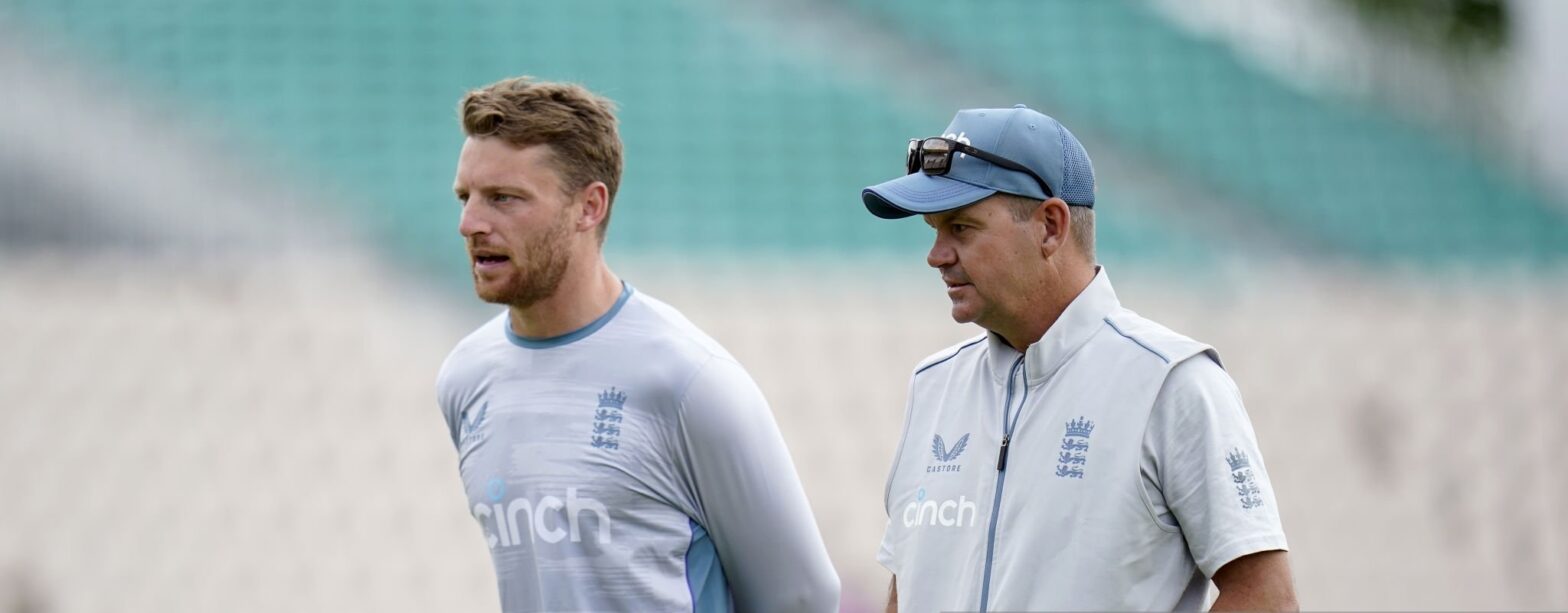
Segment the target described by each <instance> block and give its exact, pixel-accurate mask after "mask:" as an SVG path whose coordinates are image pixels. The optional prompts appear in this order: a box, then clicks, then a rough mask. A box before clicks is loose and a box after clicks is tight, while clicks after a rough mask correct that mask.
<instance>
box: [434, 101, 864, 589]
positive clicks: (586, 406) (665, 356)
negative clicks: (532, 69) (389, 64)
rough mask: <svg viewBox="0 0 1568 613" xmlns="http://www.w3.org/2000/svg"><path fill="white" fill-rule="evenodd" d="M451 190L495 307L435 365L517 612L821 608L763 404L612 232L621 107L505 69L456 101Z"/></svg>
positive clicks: (813, 563)
mask: <svg viewBox="0 0 1568 613" xmlns="http://www.w3.org/2000/svg"><path fill="white" fill-rule="evenodd" d="M460 113H461V116H462V124H463V131H464V132H465V133H466V134H467V137H468V138H467V140H466V141H465V142H464V144H463V148H462V152H461V154H460V155H459V158H458V166H457V177H456V182H455V184H454V186H453V189H454V191H455V192H456V195H457V200H458V202H459V203H460V204H461V207H462V208H461V211H462V212H461V221H460V223H459V230H460V231H461V233H462V235H463V237H464V238H465V239H466V241H467V244H468V253H469V256H470V259H471V264H472V272H473V278H474V288H475V291H476V292H477V293H478V295H479V297H480V299H482V300H485V301H486V302H491V303H496V304H503V305H506V306H507V309H506V311H505V312H504V313H502V314H500V315H498V316H497V317H495V318H494V319H493V320H491V321H490V322H488V323H486V324H485V325H483V326H481V327H480V328H479V329H478V330H476V331H475V332H473V333H472V334H470V335H469V336H468V337H467V338H465V339H463V340H462V341H461V342H459V343H458V345H457V347H456V348H455V349H453V350H452V353H451V355H450V356H448V357H447V360H446V363H445V364H444V365H443V366H442V368H441V373H440V375H439V377H438V381H437V389H438V396H439V400H440V403H441V409H442V412H443V414H444V416H445V418H446V422H447V427H448V429H449V430H450V434H451V436H452V442H453V444H454V445H455V446H456V447H457V453H458V469H459V472H460V473H461V476H462V481H463V486H464V489H465V490H466V492H467V495H468V504H469V509H470V510H471V512H472V514H473V516H474V518H475V519H476V520H478V522H479V525H480V527H481V529H482V531H483V534H484V538H485V542H486V543H487V544H488V546H489V548H490V553H491V558H492V561H493V562H494V565H495V571H496V578H497V580H498V582H499V584H500V593H501V603H502V608H503V609H504V610H506V611H508V612H515V611H540V610H551V611H555V610H617V611H630V610H646V611H675V610H693V611H728V610H732V609H740V610H746V611H827V610H832V609H834V608H836V607H837V606H838V590H839V583H838V578H837V575H836V574H835V573H834V571H833V567H832V565H831V563H830V562H829V560H828V556H827V550H826V548H825V547H824V546H823V544H822V539H821V536H820V534H819V533H818V531H817V526H816V523H815V521H814V520H813V518H812V514H811V508H810V506H809V505H808V504H807V501H806V496H805V492H804V491H803V489H802V488H801V485H800V480H799V478H798V477H797V476H796V474H795V471H794V468H793V464H792V463H791V460H790V457H789V452H788V451H787V449H786V448H785V445H784V441H783V439H782V437H781V436H780V435H779V431H778V426H777V425H776V424H775V423H774V421H773V416H772V413H771V412H770V410H769V408H768V405H767V402H766V401H765V400H764V399H763V397H762V394H761V392H760V391H759V390H758V389H757V386H756V385H755V384H754V383H753V382H752V380H751V378H750V376H749V375H747V373H746V371H745V370H744V369H743V368H741V366H740V364H738V363H736V361H735V359H734V358H733V357H731V356H730V355H729V353H727V352H726V351H725V350H724V348H722V347H720V346H719V344H718V343H716V342H714V341H713V339H711V338H709V337H708V336H707V335H706V334H703V332H702V331H700V330H698V329H697V328H696V327H695V326H694V325H692V323H691V322H689V321H687V320H686V318H685V317H683V316H681V314H680V313H679V312H677V311H676V310H675V309H674V308H671V307H670V306H669V305H666V304H664V303H663V302H660V301H658V300H655V299H653V298H652V297H649V296H647V295H646V294H643V293H640V292H638V291H636V290H635V289H633V288H632V286H631V285H629V284H627V283H626V282H624V281H622V280H621V279H620V278H618V277H617V276H616V275H615V273H613V272H611V270H610V268H609V267H608V266H607V265H606V264H605V262H604V259H603V256H602V253H601V247H602V245H603V241H604V235H605V227H606V226H607V225H608V223H609V218H610V210H611V204H612V202H613V201H614V199H615V192H616V188H617V186H618V185H619V183H620V176H621V141H620V136H619V135H618V133H617V130H616V120H615V116H614V114H613V107H612V105H611V103H610V101H608V100H606V99H604V98H601V97H599V96H597V95H595V94H593V93H591V92H589V91H588V90H586V89H583V88H582V87H580V86H577V85H571V84H563V83H549V82H539V81H533V80H530V79H528V78H526V77H524V78H516V79H508V80H504V81H500V82H497V83H494V84H492V85H489V86H486V87H484V88H481V89H478V90H475V91H472V92H469V93H468V95H467V96H465V97H464V98H463V101H462V104H461V105H460Z"/></svg>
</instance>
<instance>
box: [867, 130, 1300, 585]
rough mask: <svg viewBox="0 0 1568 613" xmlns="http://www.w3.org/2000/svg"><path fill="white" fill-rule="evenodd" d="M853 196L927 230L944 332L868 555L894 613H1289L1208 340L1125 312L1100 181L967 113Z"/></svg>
mask: <svg viewBox="0 0 1568 613" xmlns="http://www.w3.org/2000/svg"><path fill="white" fill-rule="evenodd" d="M907 172H908V174H907V175H906V176H903V177H899V178H897V179H893V180H891V181H887V182H885V183H882V184H880V185H876V186H873V187H870V188H867V189H866V190H864V192H862V195H861V197H862V200H863V201H864V202H865V205H866V208H867V209H869V210H870V211H871V213H872V214H874V215H876V216H877V217H882V218H886V219H896V218H901V217H908V216H912V215H921V216H922V217H923V218H924V219H925V222H926V223H927V224H928V225H930V226H931V227H932V228H934V229H935V230H936V239H935V243H934V244H933V245H932V247H931V251H930V253H928V254H927V256H926V263H927V264H928V265H930V266H931V267H932V268H935V269H937V270H938V271H940V272H941V275H942V280H943V281H944V282H945V283H946V285H947V295H948V298H949V299H950V300H951V301H952V316H953V319H955V320H957V321H959V322H960V323H967V322H974V323H976V324H978V325H979V326H980V327H982V328H984V329H985V330H986V333H985V334H984V335H981V336H978V337H976V338H973V339H970V340H967V341H965V342H962V343H959V344H957V345H954V346H952V347H949V348H947V349H944V350H942V351H939V352H937V353H935V354H933V355H932V356H931V357H929V358H927V359H925V360H924V361H922V362H921V363H920V364H919V365H918V366H916V367H915V370H914V374H913V375H912V376H911V378H910V383H909V405H908V407H907V413H906V415H905V420H904V434H903V439H902V440H901V441H900V443H899V449H898V452H897V454H895V456H894V459H893V467H892V469H891V471H890V472H889V475H888V481H887V490H886V492H885V496H886V497H885V500H886V503H887V513H888V524H887V531H886V533H885V534H884V536H883V539H882V546H881V550H880V551H879V553H878V559H879V560H880V561H881V562H882V564H883V565H884V566H886V567H887V568H888V570H891V571H892V572H893V585H892V588H891V590H890V594H889V603H888V610H890V611H893V610H897V608H898V605H900V604H902V605H903V607H904V609H905V610H906V611H911V610H912V611H939V610H952V609H959V610H977V609H978V610H980V611H1002V610H1083V609H1092V610H1107V609H1111V610H1154V609H1165V610H1170V609H1199V608H1202V607H1203V606H1204V605H1205V604H1207V602H1208V597H1209V586H1210V581H1211V580H1212V582H1213V585H1214V586H1216V587H1217V588H1218V591H1219V595H1218V599H1217V600H1216V601H1215V602H1214V608H1215V609H1216V610H1219V609H1248V610H1288V609H1295V608H1296V607H1297V605H1296V599H1295V591H1294V587H1293V585H1292V579H1291V574H1290V567H1289V564H1288V561H1287V558H1286V553H1285V549H1286V544H1285V535H1284V531H1283V529H1282V528H1281V526H1280V520H1279V514H1278V507H1277V505H1276V504H1275V501H1274V491H1273V488H1272V486H1271V485H1270V483H1269V478H1268V474H1267V473H1266V472H1265V470H1264V465H1263V456H1262V454H1261V453H1260V452H1259V449H1258V444H1257V439H1256V437H1255V435H1254V434H1253V431H1252V426H1251V423H1250V422H1249V420H1248V418H1247V414H1246V411H1245V409H1244V408H1243V407H1242V403H1241V396H1240V394H1239V393H1238V391H1237V388H1236V385H1235V383H1234V382H1232V381H1231V379H1230V377H1229V375H1227V374H1226V373H1225V371H1224V370H1223V369H1222V368H1221V365H1220V361H1219V355H1218V354H1217V353H1216V352H1215V351H1214V349H1213V348H1211V347H1209V346H1207V345H1204V344H1202V343H1199V342H1197V341H1194V340H1192V339H1189V338H1187V337H1185V336H1182V335H1180V334H1177V333H1175V332H1172V331H1171V330H1169V329H1167V328H1165V327H1163V326H1161V325H1159V324H1156V323H1154V322H1152V321H1149V320H1147V319H1144V318H1142V317H1139V316H1138V315H1137V314H1136V313H1134V312H1132V311H1130V310H1128V309H1126V308H1123V307H1122V306H1121V304H1120V303H1119V302H1118V301H1117V299H1116V293H1115V292H1114V291H1113V290H1112V289H1111V282H1110V279H1109V278H1108V277H1107V274H1106V271H1105V270H1104V269H1103V268H1101V267H1099V266H1097V265H1096V264H1095V257H1094V215H1093V210H1094V208H1093V207H1094V194H1095V184H1094V170H1093V168H1092V166H1091V165H1090V163H1089V157H1088V155H1087V154H1086V153H1085V152H1084V150H1083V146H1082V145H1081V144H1079V142H1078V140H1077V139H1076V138H1075V137H1074V136H1073V135H1072V133H1071V132H1068V131H1067V128H1066V127H1064V126H1062V125H1061V124H1060V123H1058V122H1057V121H1056V120H1055V119H1052V118H1050V117H1048V116H1046V115H1043V114H1041V113H1039V112H1036V111H1034V110H1031V109H1029V108H1026V107H1024V106H1023V105H1019V106H1016V107H1013V108H1011V109H969V110H963V111H959V113H958V115H957V116H956V117H954V119H953V122H952V123H951V124H950V125H949V126H948V128H947V130H946V131H945V132H944V133H943V135H942V136H939V137H932V138H926V139H917V140H914V141H911V142H910V149H909V157H908V164H907Z"/></svg>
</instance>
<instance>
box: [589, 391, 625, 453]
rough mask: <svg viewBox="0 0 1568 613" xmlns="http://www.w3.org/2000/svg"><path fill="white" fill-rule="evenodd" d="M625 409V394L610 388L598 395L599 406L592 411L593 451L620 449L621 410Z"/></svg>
mask: <svg viewBox="0 0 1568 613" xmlns="http://www.w3.org/2000/svg"><path fill="white" fill-rule="evenodd" d="M625 407H626V392H622V391H618V390H616V389H615V388H613V387H612V388H610V389H607V390H604V391H603V392H600V393H599V406H598V407H595V408H594V411H593V438H591V439H590V442H591V443H592V444H593V447H594V449H608V450H611V451H614V450H617V449H620V448H621V419H622V417H621V410H622V409H624V408H625Z"/></svg>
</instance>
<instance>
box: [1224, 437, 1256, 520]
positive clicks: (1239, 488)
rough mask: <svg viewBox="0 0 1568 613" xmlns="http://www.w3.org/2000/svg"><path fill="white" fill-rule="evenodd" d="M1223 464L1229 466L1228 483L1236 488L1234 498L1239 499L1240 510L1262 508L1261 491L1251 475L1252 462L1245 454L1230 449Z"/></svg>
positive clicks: (1238, 450)
mask: <svg viewBox="0 0 1568 613" xmlns="http://www.w3.org/2000/svg"><path fill="white" fill-rule="evenodd" d="M1225 462H1226V463H1228V464H1230V481H1231V485H1234V486H1236V497H1237V498H1240V499H1241V508H1243V509H1249V510H1250V509H1256V508H1258V507H1261V506H1263V490H1262V489H1261V488H1259V487H1258V482H1257V479H1255V478H1254V477H1253V475H1252V461H1251V460H1250V459H1248V458H1247V453H1246V452H1245V451H1242V450H1240V449H1232V450H1231V452H1230V454H1229V455H1226V456H1225Z"/></svg>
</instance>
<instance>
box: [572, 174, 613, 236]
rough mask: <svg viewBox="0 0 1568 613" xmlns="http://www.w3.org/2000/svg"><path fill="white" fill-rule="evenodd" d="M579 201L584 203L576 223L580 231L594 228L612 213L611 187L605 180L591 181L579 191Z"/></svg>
mask: <svg viewBox="0 0 1568 613" xmlns="http://www.w3.org/2000/svg"><path fill="white" fill-rule="evenodd" d="M577 201H578V202H579V203H581V204H582V210H580V211H578V212H577V220H576V224H575V226H576V228H577V231H578V232H588V231H591V230H593V229H594V228H595V227H597V226H598V225H599V224H601V223H604V218H605V217H608V216H609V214H610V188H609V187H608V186H606V185H605V184H604V182H603V181H594V182H593V183H589V184H588V186H587V187H584V188H583V189H582V191H580V192H577Z"/></svg>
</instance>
